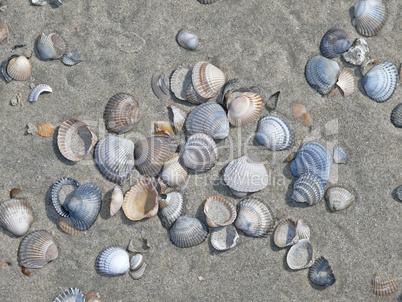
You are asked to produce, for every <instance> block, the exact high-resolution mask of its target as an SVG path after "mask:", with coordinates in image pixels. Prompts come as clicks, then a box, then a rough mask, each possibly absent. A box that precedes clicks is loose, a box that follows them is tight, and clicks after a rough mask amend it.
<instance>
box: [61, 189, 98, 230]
mask: <svg viewBox="0 0 402 302" xmlns="http://www.w3.org/2000/svg"><path fill="white" fill-rule="evenodd" d="M101 205H102V193H101V190H100V188H99V187H98V186H97V185H96V184H85V185H82V186H80V187H78V188H77V189H75V191H74V193H73V195H72V196H71V198H70V199H69V200H68V202H67V203H66V205H65V207H66V208H67V211H68V213H69V215H70V216H69V217H70V219H71V222H72V223H73V224H74V226H75V227H76V228H77V229H79V230H82V231H83V230H88V229H89V228H90V227H91V226H92V225H93V224H94V222H95V220H96V218H97V217H98V214H99V212H100V209H101Z"/></svg>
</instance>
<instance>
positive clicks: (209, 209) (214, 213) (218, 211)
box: [204, 196, 237, 228]
mask: <svg viewBox="0 0 402 302" xmlns="http://www.w3.org/2000/svg"><path fill="white" fill-rule="evenodd" d="M223 212H226V213H223ZM204 214H205V217H206V219H207V223H208V225H209V226H210V227H212V228H216V227H221V226H227V225H229V224H232V223H233V222H234V221H235V220H236V216H237V213H236V208H235V206H234V205H232V204H231V203H230V202H229V201H227V200H226V199H223V198H221V197H218V196H211V197H209V198H208V199H207V200H206V201H205V205H204Z"/></svg>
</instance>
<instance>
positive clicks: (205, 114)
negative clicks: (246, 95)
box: [186, 103, 229, 139]
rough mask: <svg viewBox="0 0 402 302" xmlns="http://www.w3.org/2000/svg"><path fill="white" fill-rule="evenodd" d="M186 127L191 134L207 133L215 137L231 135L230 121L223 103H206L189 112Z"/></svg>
mask: <svg viewBox="0 0 402 302" xmlns="http://www.w3.org/2000/svg"><path fill="white" fill-rule="evenodd" d="M186 129H187V131H188V133H189V134H196V133H205V134H207V135H209V136H210V137H212V138H213V139H224V138H226V137H227V136H228V135H229V121H228V119H227V117H226V112H225V110H223V108H222V106H221V105H219V104H217V103H206V104H202V105H200V106H197V107H196V108H195V109H194V110H193V111H191V112H190V113H189V115H188V116H187V119H186Z"/></svg>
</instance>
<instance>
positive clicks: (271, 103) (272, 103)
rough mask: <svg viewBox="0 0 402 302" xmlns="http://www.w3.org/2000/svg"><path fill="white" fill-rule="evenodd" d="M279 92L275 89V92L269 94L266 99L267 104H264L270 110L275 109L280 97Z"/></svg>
mask: <svg viewBox="0 0 402 302" xmlns="http://www.w3.org/2000/svg"><path fill="white" fill-rule="evenodd" d="M280 94H281V92H280V91H277V92H275V93H274V94H273V95H271V96H270V97H269V98H268V101H267V104H266V106H267V108H268V109H270V110H275V109H276V106H277V104H278V102H279V99H280Z"/></svg>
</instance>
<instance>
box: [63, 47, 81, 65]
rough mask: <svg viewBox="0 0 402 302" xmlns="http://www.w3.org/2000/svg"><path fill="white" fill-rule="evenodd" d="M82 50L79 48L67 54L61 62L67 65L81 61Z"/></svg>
mask: <svg viewBox="0 0 402 302" xmlns="http://www.w3.org/2000/svg"><path fill="white" fill-rule="evenodd" d="M80 58H81V52H80V51H79V50H75V51H72V52H69V53H68V54H66V55H65V56H64V57H63V59H62V60H61V62H62V63H63V64H64V65H67V66H73V65H76V64H78V63H80V62H81V60H80Z"/></svg>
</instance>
